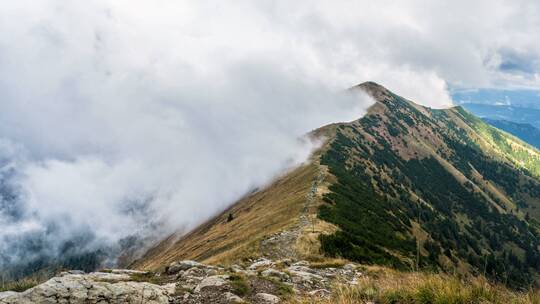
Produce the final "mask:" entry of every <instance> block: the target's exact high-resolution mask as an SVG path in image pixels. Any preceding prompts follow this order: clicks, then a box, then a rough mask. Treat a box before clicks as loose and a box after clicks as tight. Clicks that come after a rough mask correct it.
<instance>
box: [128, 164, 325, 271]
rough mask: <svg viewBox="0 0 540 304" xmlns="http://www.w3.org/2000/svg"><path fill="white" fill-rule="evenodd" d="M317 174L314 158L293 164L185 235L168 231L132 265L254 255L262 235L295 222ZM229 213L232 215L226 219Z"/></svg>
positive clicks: (212, 261) (229, 259) (153, 265)
mask: <svg viewBox="0 0 540 304" xmlns="http://www.w3.org/2000/svg"><path fill="white" fill-rule="evenodd" d="M317 174H318V167H317V165H316V164H315V163H310V164H307V165H304V166H301V167H299V168H296V169H295V170H293V171H292V172H289V173H288V174H286V175H285V176H283V177H281V178H279V179H278V180H276V181H275V182H274V183H272V184H271V185H270V186H268V187H267V188H266V189H263V190H261V191H258V192H256V193H254V194H252V195H250V196H248V197H246V198H244V199H242V200H240V201H239V202H238V203H236V204H235V205H233V206H232V207H230V208H229V209H227V210H225V211H224V212H223V213H221V214H220V215H218V216H216V217H215V218H213V219H211V220H210V221H208V222H206V223H205V224H203V225H201V226H199V227H198V228H197V229H195V230H194V231H192V232H190V233H188V234H187V235H185V236H183V237H181V238H178V237H177V236H174V235H173V236H170V237H169V238H168V239H166V240H164V241H163V242H161V243H160V244H158V245H157V246H156V247H154V248H153V249H151V250H150V251H149V252H147V253H146V255H145V256H144V257H143V258H142V259H140V260H138V261H136V262H135V263H134V264H133V265H131V267H132V268H138V269H144V270H152V271H155V270H159V269H160V268H163V267H164V266H165V265H168V264H169V263H171V262H173V261H176V260H182V259H193V260H197V261H202V262H205V263H210V264H216V263H222V264H229V263H233V262H237V261H238V260H240V259H243V258H249V257H253V256H257V255H259V253H260V252H259V248H258V246H259V243H260V240H261V239H262V238H264V237H265V236H268V235H271V234H273V233H276V232H278V231H281V230H284V229H287V228H288V227H291V226H293V225H294V224H296V223H297V222H298V219H299V214H300V212H301V211H302V208H303V206H304V202H305V199H306V194H307V193H308V191H309V189H310V187H311V182H312V181H313V179H314V178H315V177H316V176H317ZM229 214H233V216H234V219H233V220H232V221H230V222H228V221H227V217H228V216H229Z"/></svg>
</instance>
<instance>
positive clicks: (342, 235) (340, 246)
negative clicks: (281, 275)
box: [320, 83, 540, 286]
mask: <svg viewBox="0 0 540 304" xmlns="http://www.w3.org/2000/svg"><path fill="white" fill-rule="evenodd" d="M358 88H360V89H363V90H366V91H368V92H369V93H370V94H371V95H372V96H374V97H375V98H376V99H377V100H378V103H377V104H376V105H375V106H374V107H373V108H372V109H371V111H370V113H369V114H368V115H366V116H365V117H363V118H362V119H360V120H358V121H355V122H352V123H348V124H341V125H339V126H338V127H337V128H336V133H335V136H333V140H332V142H331V143H330V149H329V150H328V152H326V153H325V154H324V155H322V160H321V163H322V164H324V165H327V166H328V167H329V168H330V173H332V174H333V175H334V176H336V177H337V183H335V184H334V185H332V186H331V187H330V190H331V193H330V194H328V195H326V196H325V201H326V202H327V204H325V205H324V206H323V207H322V208H321V210H320V216H321V218H323V219H324V220H326V221H329V222H332V223H334V224H336V225H338V226H339V227H340V228H341V230H340V231H338V232H337V233H335V234H333V235H331V236H323V237H322V238H321V241H322V248H323V250H324V251H325V252H326V253H327V254H330V255H334V256H343V257H347V258H349V259H352V260H356V261H360V262H368V263H373V262H375V263H380V264H389V265H393V266H396V267H403V268H411V269H415V268H418V267H431V268H442V269H445V270H448V271H458V272H463V273H485V274H486V275H490V276H492V277H496V278H498V279H500V280H504V281H507V282H509V283H512V284H515V285H516V286H524V285H526V284H530V283H532V282H533V281H534V280H535V276H536V274H537V272H538V270H539V261H540V257H539V254H538V246H539V245H540V242H539V237H538V221H537V219H538V216H539V214H538V206H539V205H540V200H539V198H540V184H539V182H538V179H537V177H538V176H539V175H540V171H539V168H540V153H539V152H538V151H537V150H535V149H534V148H533V147H531V146H530V145H528V144H526V143H524V142H522V141H520V140H519V139H517V138H515V137H513V136H511V135H509V134H507V133H505V132H501V131H499V130H498V129H496V128H493V127H491V126H489V125H487V124H486V123H484V122H483V121H482V120H480V119H479V118H477V117H475V116H473V115H472V114H470V113H468V112H466V111H465V110H464V109H463V108H461V107H455V108H451V109H447V110H434V109H429V108H425V107H421V106H418V105H416V104H414V103H412V102H410V101H408V100H405V99H403V98H402V97H399V96H397V95H395V94H393V93H391V92H390V91H388V90H386V89H385V88H383V87H381V86H379V85H377V84H374V83H365V84H362V85H360V86H359V87H358Z"/></svg>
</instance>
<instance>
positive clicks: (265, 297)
mask: <svg viewBox="0 0 540 304" xmlns="http://www.w3.org/2000/svg"><path fill="white" fill-rule="evenodd" d="M255 298H256V299H258V300H259V301H260V302H261V303H265V304H275V303H279V302H280V299H279V297H277V296H275V295H272V294H269V293H262V292H261V293H258V294H256V295H255Z"/></svg>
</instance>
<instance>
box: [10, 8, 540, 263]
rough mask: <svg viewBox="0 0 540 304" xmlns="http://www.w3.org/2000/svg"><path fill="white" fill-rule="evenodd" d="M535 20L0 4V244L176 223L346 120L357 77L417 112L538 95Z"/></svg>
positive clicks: (426, 11)
mask: <svg viewBox="0 0 540 304" xmlns="http://www.w3.org/2000/svg"><path fill="white" fill-rule="evenodd" d="M539 23H540V3H539V2H538V1H493V0H491V1H397V3H396V1H164V0H155V1H134V0H115V1H112V0H111V1H98V0H96V1H68V0H64V1H60V0H42V1H35V0H28V1H26V0H18V1H0V67H1V69H0V159H1V161H2V163H1V164H0V165H1V166H2V167H1V169H0V177H2V179H4V180H6V181H9V183H7V184H8V185H9V189H10V190H9V191H11V192H13V193H15V194H16V195H15V197H16V198H17V199H16V202H17V204H16V207H14V206H13V203H12V202H8V199H7V198H6V196H5V195H4V199H3V200H1V201H0V226H1V227H3V229H2V230H0V254H4V255H6V253H8V254H9V255H11V256H12V257H20V256H22V255H24V248H23V249H21V248H20V246H17V242H20V240H21V239H24V238H25V237H26V236H28V235H41V236H42V237H43V238H44V239H46V240H48V241H50V242H52V243H55V244H60V243H61V242H62V241H64V240H67V239H69V238H70V237H72V236H73V235H76V234H78V233H81V231H92V233H93V234H94V235H95V242H96V243H99V244H102V243H109V244H110V243H115V242H117V241H118V240H119V239H121V238H124V237H126V236H128V235H130V234H132V233H140V234H145V233H147V232H148V231H150V230H152V231H153V232H152V233H154V232H155V231H154V230H155V229H160V230H163V231H166V232H167V231H172V230H174V229H178V228H185V229H189V228H192V227H194V226H195V225H196V224H198V223H200V222H201V221H203V220H205V219H206V218H208V217H209V216H211V215H213V214H215V213H216V212H218V211H219V210H221V209H223V208H225V207H226V206H227V205H228V204H230V203H232V202H233V201H234V200H235V199H237V198H238V197H239V196H241V195H242V194H244V193H245V192H246V191H249V190H250V189H252V188H254V187H258V186H261V185H264V184H265V183H267V182H269V181H270V180H271V179H272V178H273V177H275V176H276V174H279V173H280V172H282V171H283V170H284V169H286V168H289V167H291V166H294V165H297V164H299V163H301V162H302V161H304V160H305V159H306V158H307V156H308V155H309V152H310V151H311V150H312V149H313V148H314V147H315V146H316V143H310V142H307V141H301V140H298V138H300V137H301V136H302V135H303V134H305V133H306V132H308V131H310V130H312V129H313V128H316V127H319V126H321V125H324V124H327V123H331V122H336V121H347V120H352V119H356V118H359V117H361V115H362V114H363V113H364V110H365V108H366V107H367V106H369V104H370V103H371V100H370V99H369V98H367V97H365V96H356V97H354V98H353V97H351V96H346V95H343V94H341V92H342V90H343V89H345V88H348V87H350V86H352V85H355V84H358V83H360V82H363V81H367V80H372V81H376V82H379V83H381V84H383V85H385V86H387V87H388V88H389V89H391V90H393V91H394V92H396V93H398V94H401V95H403V96H405V97H408V98H411V99H413V100H415V101H417V102H418V103H421V104H424V105H429V106H433V107H444V106H448V105H451V104H452V100H451V97H450V95H449V91H448V88H450V87H451V88H458V89H477V88H491V89H493V88H495V89H531V90H539V89H540V81H539V80H540V79H539V71H540V39H538V33H540V24H539ZM6 191H7V190H6ZM15 209H16V210H17V211H16V212H15V211H14V210H15ZM140 210H144V212H142V211H140ZM126 214H128V215H129V216H126ZM51 225H54V226H55V227H61V229H60V231H62V234H61V235H59V234H58V233H55V234H54V235H51V233H49V232H48V231H51V230H50V227H51ZM156 226H157V227H158V228H156ZM163 231H161V233H163ZM51 251H52V254H54V249H51Z"/></svg>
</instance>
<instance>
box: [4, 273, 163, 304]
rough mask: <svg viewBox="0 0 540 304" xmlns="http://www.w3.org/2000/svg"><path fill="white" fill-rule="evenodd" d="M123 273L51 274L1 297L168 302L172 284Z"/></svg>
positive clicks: (8, 300)
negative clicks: (156, 282)
mask: <svg viewBox="0 0 540 304" xmlns="http://www.w3.org/2000/svg"><path fill="white" fill-rule="evenodd" d="M126 279H129V276H127V275H126V274H114V273H100V272H97V273H90V274H69V273H66V274H64V275H63V276H61V277H54V278H52V279H50V280H48V281H47V282H45V283H42V284H40V285H37V286H35V287H33V288H30V289H28V290H26V291H24V292H20V293H13V292H11V293H10V294H8V295H7V296H5V297H2V298H0V303H2V304H15V303H17V304H19V303H22V304H26V303H72V304H78V303H81V304H83V303H84V304H94V303H113V304H115V303H118V304H120V303H150V304H160V303H169V299H170V295H172V294H173V293H174V284H170V285H165V286H159V285H155V284H151V283H146V282H131V281H124V280H126Z"/></svg>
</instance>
